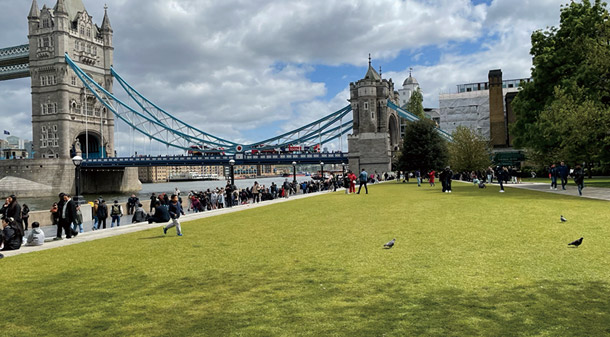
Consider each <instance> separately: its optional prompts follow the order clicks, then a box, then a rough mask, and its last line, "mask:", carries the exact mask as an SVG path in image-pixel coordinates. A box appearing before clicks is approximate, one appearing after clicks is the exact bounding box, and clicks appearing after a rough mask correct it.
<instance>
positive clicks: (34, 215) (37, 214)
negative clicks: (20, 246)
mask: <svg viewBox="0 0 610 337" xmlns="http://www.w3.org/2000/svg"><path fill="white" fill-rule="evenodd" d="M140 203H141V204H142V207H143V208H144V210H145V211H146V212H148V210H149V205H150V200H143V201H140ZM106 204H107V205H108V214H110V206H111V205H112V204H113V200H106ZM51 206H52V205H49V210H46V211H32V212H30V220H29V224H30V227H31V226H32V222H35V221H38V223H40V226H52V225H53V219H52V218H51V212H50V209H51ZM121 206H123V216H124V217H125V216H127V204H126V203H121ZM80 209H81V212H82V213H83V222H84V223H90V222H91V220H92V219H93V217H92V214H91V213H92V207H91V205H89V204H84V205H81V207H80ZM129 217H130V218H129V222H128V223H131V215H129ZM108 221H110V215H109V216H108V220H107V222H108ZM108 224H110V222H108Z"/></svg>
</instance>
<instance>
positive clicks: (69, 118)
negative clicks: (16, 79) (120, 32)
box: [28, 0, 114, 159]
mask: <svg viewBox="0 0 610 337" xmlns="http://www.w3.org/2000/svg"><path fill="white" fill-rule="evenodd" d="M28 27H29V35H28V38H29V44H30V56H29V67H30V74H31V81H32V138H33V149H34V158H37V159H40V158H59V159H69V158H72V157H73V156H74V155H76V154H82V156H83V157H89V158H98V157H102V156H113V155H114V118H113V115H112V112H110V111H107V109H106V108H105V107H104V106H103V105H102V104H100V103H99V102H98V101H97V100H96V99H95V97H94V96H93V95H92V94H90V93H89V92H88V90H85V88H84V86H83V84H82V82H81V81H80V79H78V77H77V76H76V74H75V73H74V72H73V71H72V70H71V69H70V67H69V66H68V64H67V63H66V61H65V59H64V54H65V53H68V55H70V57H71V58H72V59H73V60H74V61H75V62H76V63H77V64H78V65H79V66H80V67H81V68H82V69H83V70H84V71H85V72H87V74H88V75H89V76H90V77H92V78H93V79H94V80H95V81H96V82H97V83H99V84H101V85H102V86H103V87H104V88H105V89H106V90H108V91H109V92H112V75H111V73H110V67H111V65H112V59H113V52H114V48H113V46H112V34H113V31H112V27H111V26H110V20H109V19H108V12H107V8H106V11H105V13H104V19H103V20H102V25H101V27H98V26H97V25H96V24H94V23H93V21H92V17H91V16H90V15H89V14H88V13H87V10H86V9H85V6H84V5H83V2H82V0H57V3H56V5H55V7H54V8H52V9H51V8H47V7H46V5H45V6H43V7H42V9H39V8H38V4H37V2H36V0H33V1H32V7H31V9H30V13H29V15H28Z"/></svg>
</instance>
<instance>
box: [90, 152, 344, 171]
mask: <svg viewBox="0 0 610 337" xmlns="http://www.w3.org/2000/svg"><path fill="white" fill-rule="evenodd" d="M231 159H233V160H235V165H292V162H293V161H294V162H297V164H298V165H302V164H320V162H323V163H324V164H342V163H345V164H347V162H348V159H347V153H345V152H333V153H301V154H292V153H291V154H243V153H237V154H235V155H221V156H158V157H112V158H96V159H85V160H83V163H82V164H81V167H83V168H110V167H117V168H118V167H146V166H199V165H202V166H207V165H210V166H213V165H223V166H229V161H230V160H231Z"/></svg>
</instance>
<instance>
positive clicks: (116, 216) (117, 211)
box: [110, 200, 123, 228]
mask: <svg viewBox="0 0 610 337" xmlns="http://www.w3.org/2000/svg"><path fill="white" fill-rule="evenodd" d="M110 216H112V221H111V222H110V228H113V227H114V222H115V221H116V226H117V227H119V226H120V225H121V217H122V216H123V207H122V206H121V205H120V204H119V201H118V200H115V201H114V204H113V205H112V207H111V208H110Z"/></svg>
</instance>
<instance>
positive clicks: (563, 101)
mask: <svg viewBox="0 0 610 337" xmlns="http://www.w3.org/2000/svg"><path fill="white" fill-rule="evenodd" d="M585 90H586V89H584V88H578V89H577V90H575V95H576V96H573V95H572V94H571V93H569V92H568V90H565V89H560V88H559V87H557V88H555V92H554V94H553V96H554V97H555V100H554V101H553V102H552V103H551V104H550V105H549V106H548V107H547V108H546V109H545V110H544V111H542V113H541V114H540V117H539V118H538V121H537V123H536V127H537V128H538V129H539V130H540V131H541V136H542V137H545V138H547V139H550V140H551V141H553V142H555V143H556V144H558V146H557V147H556V148H555V150H554V151H552V152H550V153H548V159H549V161H547V162H551V161H555V162H556V161H559V160H566V161H568V162H571V163H582V162H585V163H587V164H591V163H593V162H598V161H600V160H603V159H605V158H603V157H602V154H604V153H605V152H603V151H600V150H603V147H604V146H607V145H608V144H610V142H609V140H610V134H608V130H610V128H608V126H610V113H609V111H608V109H607V108H605V107H604V106H603V104H600V103H599V102H595V101H593V100H590V99H587V98H583V97H586V96H585V94H584V91H585ZM600 126H601V127H600ZM600 146H601V147H602V149H600Z"/></svg>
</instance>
